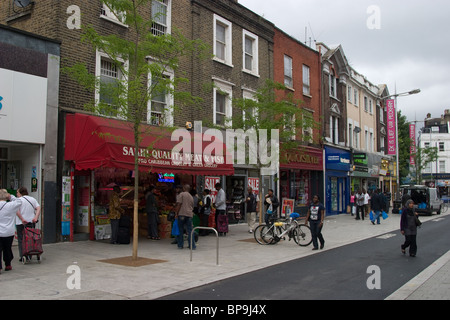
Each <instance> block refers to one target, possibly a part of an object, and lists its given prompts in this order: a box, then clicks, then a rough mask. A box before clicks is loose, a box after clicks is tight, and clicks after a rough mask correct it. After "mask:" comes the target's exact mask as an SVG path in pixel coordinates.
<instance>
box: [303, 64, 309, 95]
mask: <svg viewBox="0 0 450 320" xmlns="http://www.w3.org/2000/svg"><path fill="white" fill-rule="evenodd" d="M303 94H306V95H310V94H311V78H310V73H309V67H308V66H306V65H303Z"/></svg>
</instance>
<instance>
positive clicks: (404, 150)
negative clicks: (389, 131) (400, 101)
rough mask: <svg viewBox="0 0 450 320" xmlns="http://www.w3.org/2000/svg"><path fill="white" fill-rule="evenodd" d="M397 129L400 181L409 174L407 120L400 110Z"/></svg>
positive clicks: (409, 144)
mask: <svg viewBox="0 0 450 320" xmlns="http://www.w3.org/2000/svg"><path fill="white" fill-rule="evenodd" d="M397 119H398V120H397V130H398V142H397V143H398V154H399V159H398V164H399V173H400V181H402V179H404V178H406V177H407V176H408V174H409V159H410V156H411V154H410V147H411V142H412V141H411V138H410V137H409V122H408V119H407V118H406V116H404V115H402V112H401V110H399V111H398V112H397Z"/></svg>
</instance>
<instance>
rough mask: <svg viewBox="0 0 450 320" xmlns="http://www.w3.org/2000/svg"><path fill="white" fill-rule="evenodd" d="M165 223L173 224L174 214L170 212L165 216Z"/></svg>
mask: <svg viewBox="0 0 450 320" xmlns="http://www.w3.org/2000/svg"><path fill="white" fill-rule="evenodd" d="M167 221H170V222H173V221H175V212H173V211H170V212H169V214H168V215H167Z"/></svg>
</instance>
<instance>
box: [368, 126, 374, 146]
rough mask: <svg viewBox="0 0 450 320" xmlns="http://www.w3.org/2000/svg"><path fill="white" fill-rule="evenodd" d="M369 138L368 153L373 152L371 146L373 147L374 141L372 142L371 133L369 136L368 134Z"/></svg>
mask: <svg viewBox="0 0 450 320" xmlns="http://www.w3.org/2000/svg"><path fill="white" fill-rule="evenodd" d="M370 130H372V129H370ZM369 135H370V136H369V140H370V141H369V151H370V152H373V146H374V143H373V142H374V141H373V132H370V134H369Z"/></svg>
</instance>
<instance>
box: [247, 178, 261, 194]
mask: <svg viewBox="0 0 450 320" xmlns="http://www.w3.org/2000/svg"><path fill="white" fill-rule="evenodd" d="M248 186H249V187H251V188H252V191H253V194H255V195H257V196H258V195H259V178H248Z"/></svg>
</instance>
